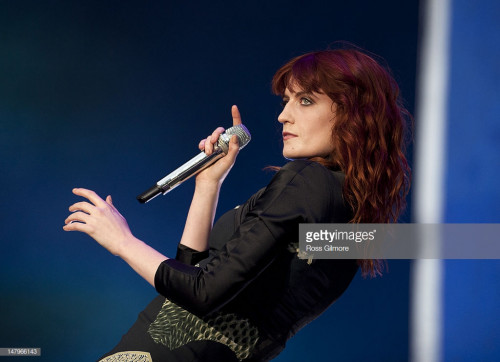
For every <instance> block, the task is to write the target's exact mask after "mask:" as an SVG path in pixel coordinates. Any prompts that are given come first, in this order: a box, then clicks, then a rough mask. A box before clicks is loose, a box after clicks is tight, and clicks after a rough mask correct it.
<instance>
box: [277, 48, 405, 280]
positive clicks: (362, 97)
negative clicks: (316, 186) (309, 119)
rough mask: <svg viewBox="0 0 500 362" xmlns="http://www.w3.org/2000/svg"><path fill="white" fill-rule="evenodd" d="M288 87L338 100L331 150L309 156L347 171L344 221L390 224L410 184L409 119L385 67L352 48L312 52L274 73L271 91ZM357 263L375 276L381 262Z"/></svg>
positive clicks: (336, 102)
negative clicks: (347, 213)
mask: <svg viewBox="0 0 500 362" xmlns="http://www.w3.org/2000/svg"><path fill="white" fill-rule="evenodd" d="M286 88H288V89H290V90H291V91H295V90H296V88H300V90H302V91H306V92H318V93H323V94H326V95H328V97H330V99H331V100H332V101H333V103H335V105H336V118H335V121H334V122H333V128H332V136H331V137H332V138H331V139H332V145H333V152H332V154H331V155H330V156H329V157H328V158H319V157H316V158H313V159H312V160H314V161H317V162H319V163H321V164H323V165H324V166H326V167H328V168H332V169H337V170H341V171H343V172H344V173H345V175H346V176H345V183H344V186H343V196H344V199H345V201H346V202H347V203H348V204H349V206H350V207H351V208H352V210H353V215H354V216H353V218H352V220H351V221H350V222H352V223H391V222H396V221H397V219H398V217H399V215H400V213H401V212H402V211H403V209H404V207H405V206H406V204H405V200H406V195H407V194H408V191H409V187H410V168H409V166H408V162H407V160H406V157H405V149H406V144H407V142H406V141H407V140H408V137H407V136H408V134H407V129H408V122H409V121H412V117H411V115H410V113H409V112H408V111H407V110H406V109H405V107H404V106H403V104H402V100H401V98H400V95H399V87H398V85H397V83H396V81H395V80H394V78H393V76H392V75H391V72H390V71H389V70H388V68H385V67H383V66H381V65H380V64H379V63H378V62H377V61H376V60H375V59H374V58H373V57H372V56H369V55H367V54H365V53H364V52H362V51H361V50H358V49H334V50H325V51H318V52H312V53H307V54H304V55H301V56H299V57H296V58H294V59H292V60H290V61H289V62H288V63H286V64H285V65H284V66H282V67H281V68H280V69H279V70H278V71H277V72H276V74H275V75H274V77H273V80H272V90H273V92H274V93H275V94H277V95H281V96H283V94H284V93H285V89H286ZM358 264H359V265H360V267H361V270H362V273H363V275H364V276H366V275H370V276H376V275H381V274H382V271H383V267H384V262H383V261H382V260H368V259H364V260H358Z"/></svg>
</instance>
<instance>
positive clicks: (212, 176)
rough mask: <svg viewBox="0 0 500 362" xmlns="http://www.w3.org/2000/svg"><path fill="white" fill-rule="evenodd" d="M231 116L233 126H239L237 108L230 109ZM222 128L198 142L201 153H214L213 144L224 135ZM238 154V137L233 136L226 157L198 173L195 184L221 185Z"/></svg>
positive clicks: (239, 118) (239, 116)
mask: <svg viewBox="0 0 500 362" xmlns="http://www.w3.org/2000/svg"><path fill="white" fill-rule="evenodd" d="M231 115H232V117H233V126H237V125H240V124H241V115H240V111H239V110H238V107H237V106H232V107H231ZM224 131H225V130H224V128H222V127H218V128H217V129H216V130H215V131H213V132H212V134H211V135H209V136H208V137H207V138H205V139H203V140H201V141H200V143H199V145H198V148H199V149H200V150H201V151H204V152H205V153H206V154H207V155H211V154H212V152H213V151H214V144H215V143H216V142H217V140H218V139H219V136H220V135H221V134H222V133H224ZM238 152H239V143H238V137H237V136H235V135H233V136H232V137H231V141H230V142H229V151H228V153H227V155H225V156H224V157H222V158H221V159H220V160H218V161H217V162H216V163H214V164H213V165H211V166H210V167H208V168H207V169H205V170H204V171H202V172H200V173H199V174H198V175H197V176H196V182H197V184H198V183H200V182H209V183H217V184H221V183H222V182H223V181H224V179H225V178H226V176H227V174H228V173H229V171H230V170H231V168H232V167H233V165H234V163H235V161H236V156H237V155H238Z"/></svg>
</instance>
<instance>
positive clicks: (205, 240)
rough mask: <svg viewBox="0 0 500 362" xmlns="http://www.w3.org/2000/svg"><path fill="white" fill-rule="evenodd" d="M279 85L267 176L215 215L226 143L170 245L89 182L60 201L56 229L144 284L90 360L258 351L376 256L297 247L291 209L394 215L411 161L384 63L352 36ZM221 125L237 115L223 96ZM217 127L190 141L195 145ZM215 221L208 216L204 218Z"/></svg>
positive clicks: (203, 357) (314, 217) (246, 356)
mask: <svg viewBox="0 0 500 362" xmlns="http://www.w3.org/2000/svg"><path fill="white" fill-rule="evenodd" d="M272 89H273V92H274V93H275V94H277V95H279V96H281V97H282V100H283V111H282V112H281V114H280V115H279V116H278V122H279V123H280V124H281V125H282V127H283V156H284V157H285V158H286V159H287V160H288V161H289V162H288V163H286V164H285V165H284V166H283V167H281V168H277V167H276V170H277V172H276V174H275V175H274V177H273V178H272V180H271V181H270V183H269V184H268V185H267V186H265V187H264V188H262V189H260V190H258V191H257V192H256V193H255V194H254V195H253V196H252V197H251V198H250V199H249V200H247V201H246V202H244V203H242V204H241V206H240V207H238V208H236V209H233V210H230V211H228V212H227V213H226V214H224V215H223V216H221V217H220V219H219V220H218V221H217V222H216V223H215V225H213V221H214V215H215V209H216V206H217V200H218V197H219V190H220V187H221V184H222V182H223V181H224V178H225V177H226V175H227V174H228V172H229V171H230V170H231V167H232V166H233V164H234V163H235V161H236V157H237V155H238V151H239V141H238V137H237V136H235V135H233V136H232V137H231V139H230V141H229V148H228V152H227V154H226V155H225V156H223V157H222V158H220V159H219V160H218V161H217V162H215V163H213V164H211V165H210V166H209V167H207V168H205V169H204V170H202V171H201V172H200V173H198V174H197V175H196V181H195V184H196V186H195V191H194V195H193V199H192V204H191V207H190V209H189V212H188V215H187V219H186V224H185V228H184V232H183V235H182V238H181V240H180V243H179V246H178V251H177V255H176V257H175V258H167V257H166V256H164V255H162V254H161V253H160V252H158V251H156V250H154V249H152V248H151V247H149V246H148V245H147V244H146V243H144V242H142V241H140V240H138V239H137V238H135V237H134V236H133V234H132V233H131V231H130V229H129V227H128V225H127V222H126V220H125V219H124V218H123V217H122V215H121V214H120V213H119V212H118V210H117V209H116V207H115V206H114V205H113V202H112V199H111V196H107V197H106V198H105V199H101V198H100V197H99V196H98V195H97V194H96V193H94V192H93V191H90V190H86V189H81V188H77V189H74V190H73V193H74V194H76V195H78V196H82V197H84V198H86V199H87V200H86V201H80V202H77V203H75V204H73V205H72V206H70V208H69V210H70V211H71V212H72V213H71V214H70V215H69V216H68V218H67V219H66V220H65V226H64V227H63V228H64V230H66V231H80V232H84V233H87V234H88V235H89V236H91V237H92V238H94V239H95V240H96V241H97V242H98V243H99V244H101V245H102V246H103V247H105V248H106V249H107V250H109V252H111V253H112V254H114V255H118V256H119V257H121V258H122V259H123V260H124V261H125V262H127V263H128V264H129V265H130V266H131V267H132V268H133V269H134V270H135V271H136V272H137V273H138V274H139V275H141V276H142V277H143V278H144V279H146V280H147V281H148V282H149V283H150V284H151V285H152V286H154V287H155V288H156V290H157V291H158V293H159V296H158V297H157V298H156V299H154V300H153V301H152V302H151V303H150V304H149V305H148V306H147V307H146V309H145V310H144V311H143V312H141V313H140V314H139V318H138V319H137V321H136V323H135V324H134V325H133V326H132V327H131V329H130V330H129V331H128V332H127V333H126V334H125V335H124V336H123V338H122V339H121V341H120V342H119V343H118V345H117V346H116V347H115V348H114V349H112V350H111V351H110V352H108V353H106V354H105V355H104V356H103V357H101V359H100V361H132V360H133V361H155V362H159V361H267V360H270V359H272V358H274V357H275V356H277V355H278V354H279V353H280V352H281V351H282V350H283V348H284V347H285V344H286V342H287V340H288V339H290V338H291V337H292V336H293V335H294V334H295V333H297V332H298V331H299V330H300V329H301V328H302V327H304V326H305V325H306V324H308V323H309V322H311V321H312V320H314V319H315V318H317V317H318V316H319V315H320V314H321V313H322V312H323V311H324V310H325V309H326V308H328V307H329V306H330V305H331V304H332V303H333V302H334V301H335V300H336V299H337V298H339V297H340V295H341V294H342V293H343V292H344V291H345V290H346V288H347V287H348V286H349V284H350V282H351V280H352V278H353V277H354V275H355V274H356V272H357V270H358V268H360V269H361V272H362V274H363V275H364V276H367V275H370V276H376V275H380V274H381V273H382V271H383V270H382V269H383V264H382V261H378V260H316V259H312V260H311V259H309V260H308V259H300V258H298V255H297V245H298V226H299V223H349V222H350V223H364V222H366V223H388V222H396V221H397V219H398V216H399V215H400V212H401V211H402V210H403V209H404V206H405V196H406V194H407V192H408V189H409V174H410V170H409V167H408V164H407V161H406V158H405V155H404V148H405V134H406V128H407V126H406V124H407V122H408V121H409V120H411V116H410V115H409V113H408V112H407V111H406V110H405V108H404V107H403V106H402V103H401V101H400V98H399V90H398V86H397V84H396V82H395V81H394V79H393V78H392V76H391V75H390V72H389V71H388V70H387V69H385V68H384V67H383V66H381V65H380V64H379V63H378V62H377V61H376V60H375V59H374V57H373V56H370V55H367V54H366V53H365V52H363V51H361V50H359V49H355V48H350V49H336V50H326V51H319V52H313V53H308V54H304V55H302V56H299V57H296V58H294V59H292V60H290V61H289V62H288V63H286V64H285V65H284V66H283V67H281V68H280V69H279V70H278V71H277V72H276V74H275V75H274V77H273V80H272ZM231 112H232V118H233V125H234V126H237V125H240V124H241V118H240V112H239V110H238V108H237V107H236V106H233V107H232V110H231ZM223 132H224V129H223V128H217V129H216V130H215V131H214V132H213V133H212V134H211V135H210V136H208V137H207V138H206V139H204V140H202V141H201V142H200V143H199V149H200V150H201V151H204V152H205V154H206V155H210V154H212V152H213V150H214V144H215V143H216V142H217V140H218V138H219V136H220V135H221V134H222V133H223ZM212 225H213V226H212Z"/></svg>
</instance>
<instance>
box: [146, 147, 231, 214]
mask: <svg viewBox="0 0 500 362" xmlns="http://www.w3.org/2000/svg"><path fill="white" fill-rule="evenodd" d="M224 154H225V153H224V151H223V149H222V148H221V147H217V146H216V147H215V149H214V152H213V153H212V154H211V155H210V156H207V155H206V154H205V152H201V153H200V154H199V155H198V156H196V157H194V158H192V159H191V160H190V161H188V162H187V163H185V164H184V165H182V166H181V167H179V168H178V169H176V170H175V171H173V172H171V173H169V174H168V175H167V176H165V177H164V178H162V179H161V180H160V181H158V182H157V183H156V184H155V185H153V186H151V187H150V188H149V189H148V190H146V191H145V192H143V193H142V194H140V195H139V196H137V200H138V201H139V202H140V203H141V204H144V203H146V202H148V201H150V200H152V199H154V198H155V197H156V196H158V195H159V194H163V195H165V194H166V193H167V192H170V191H172V190H173V189H174V188H176V187H177V186H179V185H180V184H181V183H182V182H184V181H186V180H187V179H189V178H191V177H192V176H194V175H196V174H198V173H200V172H201V171H203V170H204V169H205V168H207V167H208V166H210V165H212V164H213V163H215V162H216V161H217V160H218V159H220V158H221V157H222V156H224Z"/></svg>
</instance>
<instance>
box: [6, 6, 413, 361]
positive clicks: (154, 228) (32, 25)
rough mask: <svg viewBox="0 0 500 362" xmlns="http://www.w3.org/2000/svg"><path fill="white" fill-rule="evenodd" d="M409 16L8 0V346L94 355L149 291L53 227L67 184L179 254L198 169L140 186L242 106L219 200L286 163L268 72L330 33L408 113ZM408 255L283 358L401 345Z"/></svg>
mask: <svg viewBox="0 0 500 362" xmlns="http://www.w3.org/2000/svg"><path fill="white" fill-rule="evenodd" d="M418 14H419V11H418V2H417V1H416V0H413V1H395V0H391V1H384V2H375V1H369V0H357V1H348V2H347V1H346V2H330V1H317V0H312V1H307V2H303V1H295V0H289V1H272V2H270V1H255V0H254V1H246V2H243V1H241V2H240V1H238V2H230V1H226V2H223V1H210V2H188V1H185V2H183V1H178V2H167V1H164V2H158V1H155V2H152V1H150V2H139V1H106V2H102V1H71V2H67V1H23V0H20V1H0V170H1V175H2V176H1V177H0V190H1V191H0V192H1V204H0V205H1V206H0V223H1V228H0V242H1V243H0V258H1V264H0V274H1V276H2V278H1V281H0V293H1V297H0V298H1V299H0V325H1V328H0V347H22V346H24V347H41V348H42V357H40V358H37V359H36V360H37V361H68V360H71V361H89V360H95V359H96V358H97V357H99V356H100V355H101V354H103V353H104V352H106V351H108V350H109V349H111V348H112V347H113V346H114V345H115V344H116V343H117V342H118V340H119V339H120V337H121V335H122V334H123V333H124V332H125V331H126V330H127V329H128V327H129V326H130V325H131V324H132V323H133V321H134V320H135V318H136V316H137V314H138V313H139V311H140V310H142V309H143V308H144V306H145V305H146V304H147V303H148V302H149V301H150V300H151V299H152V298H153V297H154V296H155V291H154V290H153V289H152V288H151V287H150V286H149V285H148V284H147V283H146V282H145V281H143V280H142V279H141V278H140V277H139V276H137V275H136V274H135V273H134V272H133V271H131V270H130V269H129V267H128V266H127V265H126V264H125V263H124V262H123V261H121V260H120V259H118V258H116V257H114V256H112V255H110V254H109V253H108V252H107V251H106V250H104V249H103V248H101V247H100V246H98V245H97V244H96V243H95V242H94V241H93V240H92V239H90V238H89V237H88V236H86V235H84V234H79V233H65V232H64V231H63V230H62V226H63V221H64V219H65V218H66V216H67V215H68V211H67V208H68V206H69V205H70V204H72V203H74V202H75V201H77V200H78V198H76V197H75V196H74V195H72V194H71V189H72V188H73V187H86V188H91V189H94V190H95V191H96V192H98V193H99V194H101V196H103V197H104V196H106V195H107V194H112V196H113V200H114V203H115V205H116V206H117V207H118V208H119V210H120V211H121V212H122V214H123V215H124V216H125V217H126V218H127V220H128V222H129V225H130V226H131V229H132V231H133V232H134V234H135V235H136V236H137V237H139V238H140V239H142V240H145V241H146V242H148V243H149V244H150V245H152V246H153V247H155V248H157V249H158V250H160V251H161V252H163V253H164V254H166V255H169V256H173V255H174V253H175V248H176V244H177V242H178V240H179V238H180V235H181V233H182V228H183V224H184V219H185V216H186V213H187V210H188V207H189V202H190V198H191V194H192V191H193V183H192V182H188V183H186V184H184V185H182V186H181V187H179V188H178V189H176V190H175V191H174V192H172V193H170V194H168V195H167V196H164V197H160V198H157V199H155V200H154V201H152V202H151V203H148V204H147V205H140V204H139V203H138V202H137V201H136V200H135V196H136V195H137V194H139V193H140V192H142V191H144V189H146V188H148V187H149V186H151V185H152V184H153V183H154V182H156V181H157V179H158V178H160V177H163V176H164V175H165V174H166V173H168V172H170V171H171V170H173V169H174V168H176V167H177V166H179V165H180V164H181V163H183V162H184V161H186V160H188V159H189V158H191V157H192V156H194V155H196V154H197V153H198V150H197V147H196V146H197V144H198V141H199V140H200V139H201V138H205V136H206V135H208V134H209V133H210V132H211V131H212V130H213V129H214V128H215V127H216V126H219V125H221V126H225V127H228V126H230V125H231V117H230V107H231V105H232V104H237V105H238V106H239V107H240V110H241V113H242V117H243V121H244V123H245V124H246V126H247V127H248V128H249V129H250V131H251V132H252V136H253V139H252V142H251V143H250V144H249V145H248V146H247V148H246V149H245V150H243V151H242V152H241V153H240V155H239V158H238V162H237V163H236V165H235V167H234V168H233V170H232V172H231V173H230V175H229V176H228V178H227V179H226V182H225V184H224V186H223V189H222V195H221V199H220V203H219V209H218V210H219V215H220V213H222V212H224V211H225V210H227V209H229V208H232V207H234V206H235V205H236V204H239V203H241V202H243V201H245V200H246V199H247V198H248V197H249V196H250V195H251V194H252V193H253V192H255V191H256V190H258V189H259V188H260V187H262V186H263V185H265V184H266V183H267V182H268V180H269V179H270V177H271V176H272V174H270V173H269V172H265V171H263V168H264V167H266V166H268V165H282V164H283V163H284V160H283V158H282V156H281V143H280V142H281V131H280V126H279V124H278V122H277V121H276V119H277V115H278V114H279V112H280V106H279V103H280V99H279V98H278V97H275V96H273V95H272V94H271V91H270V81H271V78H272V76H273V74H274V72H275V71H276V70H277V69H278V68H279V67H280V66H281V65H282V64H283V63H284V62H286V61H287V60H289V59H290V58H291V57H293V56H296V55H299V54H302V53H304V52H306V51H312V50H321V49H325V48H326V47H328V46H329V45H331V44H332V43H333V42H334V41H336V40H347V41H350V42H353V43H355V44H357V45H359V46H361V47H363V48H366V49H368V50H370V51H372V52H374V53H376V54H379V55H381V56H383V57H384V58H385V59H386V60H387V63H388V64H389V65H390V66H391V68H392V70H393V72H394V75H395V77H396V79H397V80H398V82H399V84H400V86H401V89H402V94H403V97H404V98H405V99H406V100H407V107H408V108H409V109H410V111H412V112H413V110H414V109H413V108H414V89H415V77H416V68H417V40H418ZM410 216H411V215H410V214H407V215H405V219H406V220H408V219H409V218H410ZM409 269H410V266H409V262H408V261H390V262H389V272H388V273H386V274H385V275H384V276H383V277H382V278H377V279H374V280H370V279H366V280H365V279H362V278H361V277H360V275H359V274H358V275H357V276H356V278H355V280H354V282H353V283H352V285H351V286H350V288H349V289H348V290H347V292H346V293H345V294H344V296H342V298H340V300H339V301H338V302H337V303H336V304H335V305H334V306H333V307H332V308H330V309H329V310H328V311H327V312H326V313H325V314H324V315H323V316H322V317H321V318H320V319H319V320H317V321H315V322H313V323H312V324H311V325H309V326H307V327H306V328H305V329H304V330H303V331H301V332H299V334H298V335H297V336H296V337H294V338H293V339H292V340H291V341H290V342H289V344H288V346H287V349H286V350H285V351H284V352H283V353H282V355H280V357H278V358H277V360H278V361H305V360H328V359H330V358H331V359H332V360H347V361H351V360H352V361H357V360H365V359H370V360H374V361H402V360H406V359H407V358H408V338H409V337H408V314H409V311H408V309H409ZM3 358H4V359H5V360H7V358H6V357H3ZM2 360H3V359H2ZM16 360H20V359H19V358H17V359H16Z"/></svg>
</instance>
